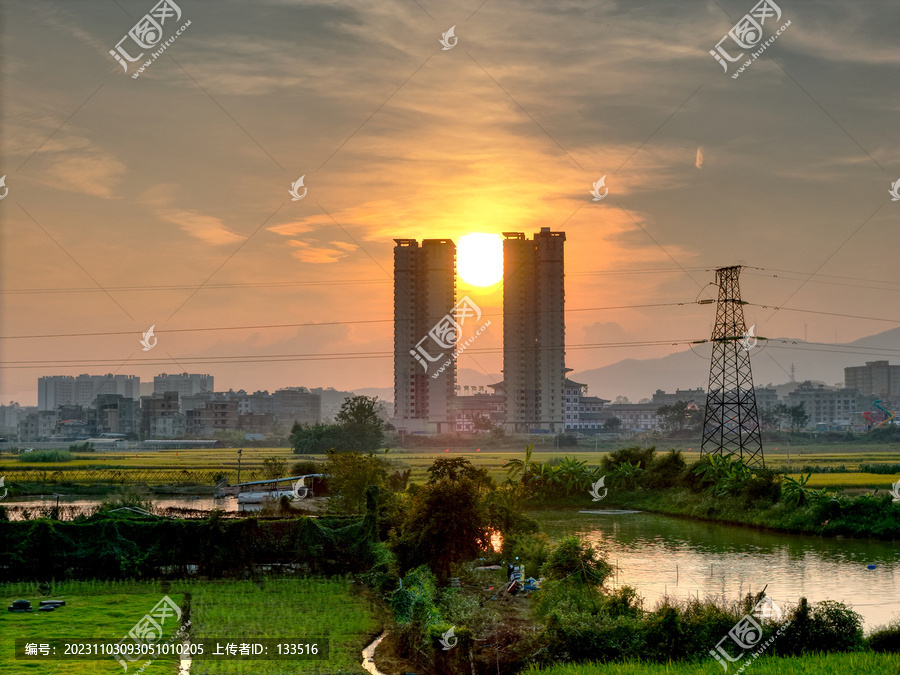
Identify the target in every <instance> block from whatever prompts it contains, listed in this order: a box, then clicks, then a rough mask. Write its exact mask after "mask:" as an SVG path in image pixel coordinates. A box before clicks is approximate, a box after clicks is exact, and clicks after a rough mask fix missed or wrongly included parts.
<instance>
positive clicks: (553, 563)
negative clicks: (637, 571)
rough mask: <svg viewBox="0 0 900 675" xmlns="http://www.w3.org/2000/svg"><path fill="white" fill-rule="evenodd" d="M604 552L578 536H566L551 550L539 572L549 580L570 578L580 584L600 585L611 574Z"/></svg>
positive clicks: (610, 567)
mask: <svg viewBox="0 0 900 675" xmlns="http://www.w3.org/2000/svg"><path fill="white" fill-rule="evenodd" d="M612 571H613V570H612V566H610V564H609V563H607V562H606V554H605V553H603V552H602V551H600V550H598V549H595V548H594V547H593V545H591V544H590V543H589V542H586V541H582V540H581V539H579V538H578V537H574V536H571V537H566V538H564V539H563V540H562V541H560V542H559V544H558V545H557V546H556V548H554V549H553V551H552V552H551V553H550V557H549V558H548V559H547V562H546V563H545V564H544V566H543V567H542V568H541V572H542V573H543V574H544V575H545V576H546V577H547V578H548V579H550V580H554V579H572V580H574V581H576V582H577V583H578V584H580V585H581V586H592V587H593V586H600V585H602V584H603V582H604V581H606V579H607V578H608V577H609V575H610V574H612Z"/></svg>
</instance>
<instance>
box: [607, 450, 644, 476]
mask: <svg viewBox="0 0 900 675" xmlns="http://www.w3.org/2000/svg"><path fill="white" fill-rule="evenodd" d="M655 453H656V446H653V445H651V446H650V447H649V448H641V447H640V446H638V445H632V446H629V447H627V448H621V449H619V450H614V451H613V452H611V453H609V454H608V455H606V457H604V458H603V459H602V460H601V462H600V468H601V469H602V470H603V472H604V473H610V472H612V471H614V470H615V469H616V468H618V466H619V465H620V464H625V463H629V464H634V463H635V462H637V465H638V466H639V467H641V468H642V469H644V470H646V469H647V467H648V466H650V464H651V462H652V461H653V455H654V454H655Z"/></svg>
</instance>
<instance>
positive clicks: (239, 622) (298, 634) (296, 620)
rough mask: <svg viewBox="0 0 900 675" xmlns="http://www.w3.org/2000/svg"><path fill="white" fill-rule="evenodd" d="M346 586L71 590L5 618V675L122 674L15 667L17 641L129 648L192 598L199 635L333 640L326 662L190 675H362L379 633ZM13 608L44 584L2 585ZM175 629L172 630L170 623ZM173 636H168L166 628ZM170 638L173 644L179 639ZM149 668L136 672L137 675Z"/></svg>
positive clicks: (90, 666) (204, 666)
mask: <svg viewBox="0 0 900 675" xmlns="http://www.w3.org/2000/svg"><path fill="white" fill-rule="evenodd" d="M353 589H354V586H353V584H351V583H350V582H349V581H347V580H344V579H326V578H322V577H304V578H298V579H265V580H263V581H260V582H259V583H256V582H250V581H177V582H172V584H171V587H170V589H169V590H167V591H166V592H165V593H164V592H163V590H162V587H161V584H160V583H159V582H66V583H59V584H56V585H54V587H53V595H52V596H48V598H53V599H62V600H65V601H66V606H65V607H63V608H61V609H58V610H56V611H55V612H50V613H38V612H34V613H31V614H13V613H10V612H5V611H4V612H3V613H2V614H0V675H23V674H33V675H43V674H44V673H47V674H49V673H53V674H54V675H55V674H56V673H63V674H65V675H97V674H102V673H109V674H113V673H119V674H122V673H124V672H125V671H123V670H122V667H121V665H119V664H118V663H117V662H115V661H114V660H113V659H112V658H109V659H104V660H99V661H49V662H46V663H39V662H34V661H24V660H18V661H17V660H16V659H14V657H13V654H14V643H15V638H18V637H21V638H26V639H28V640H29V641H34V642H37V643H40V642H41V641H42V640H47V639H49V638H54V637H58V638H110V639H113V638H114V639H117V640H119V639H121V638H122V637H123V636H124V635H126V634H127V632H128V631H129V630H130V629H131V628H132V626H134V624H135V623H136V622H137V621H138V620H139V619H141V618H142V617H143V616H144V615H145V614H147V613H148V612H149V611H150V610H151V609H152V608H153V606H154V605H155V604H156V603H157V602H159V600H160V599H161V598H162V597H163V595H169V597H171V598H172V599H173V600H175V601H176V602H178V603H179V604H183V602H184V598H185V595H186V594H188V593H189V594H190V598H191V601H190V604H191V624H192V625H191V635H192V636H196V637H198V638H204V637H214V638H224V639H228V640H229V641H234V642H240V641H241V640H242V639H244V640H246V639H250V638H259V637H272V638H298V639H302V638H311V637H319V636H325V635H327V637H328V638H329V642H330V654H329V658H328V660H327V661H298V660H252V661H236V660H221V661H206V662H203V661H199V660H195V661H194V662H193V663H192V667H191V674H192V675H250V674H251V673H252V674H253V675H257V674H259V675H294V674H297V675H301V674H302V675H313V674H324V673H328V674H329V675H330V674H332V673H334V674H338V673H354V674H356V673H363V672H364V671H363V670H362V668H361V666H360V663H361V661H362V656H361V653H360V652H361V651H362V648H363V647H364V646H365V645H366V644H368V642H370V641H371V637H372V636H373V635H374V634H375V633H376V632H378V630H379V629H380V624H379V622H378V620H377V619H376V618H375V614H374V610H373V608H372V607H371V605H370V603H369V601H368V600H366V599H365V597H364V596H363V595H359V594H356V593H354V592H353ZM0 595H2V597H3V599H4V601H5V603H4V604H5V605H9V604H11V603H12V601H13V600H18V599H27V600H31V602H32V605H33V606H34V607H37V606H38V601H39V600H40V599H44V598H42V596H41V595H40V593H39V592H38V587H37V584H0ZM170 621H171V620H170ZM164 628H168V626H164ZM174 630H175V628H174V627H173V629H172V631H170V632H168V633H166V636H168V635H170V634H171V633H173V632H174ZM143 663H144V661H143V660H138V661H136V662H135V663H134V664H131V665H129V667H128V671H127V672H128V673H129V674H131V673H133V672H136V671H137V670H138V669H139V668H140V667H141V666H142V665H143ZM177 672H178V661H177V660H175V659H171V658H170V659H158V660H156V661H154V662H153V663H152V664H151V665H150V666H149V667H148V668H146V669H145V670H144V671H143V673H144V674H147V673H149V674H150V675H163V674H166V675H175V673H177Z"/></svg>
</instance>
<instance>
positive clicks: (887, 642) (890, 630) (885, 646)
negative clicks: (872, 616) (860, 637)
mask: <svg viewBox="0 0 900 675" xmlns="http://www.w3.org/2000/svg"><path fill="white" fill-rule="evenodd" d="M866 645H867V646H868V647H869V649H871V650H872V651H875V652H900V620H895V621H894V622H893V623H890V624H888V625H887V626H879V627H877V628H875V630H873V631H872V634H871V635H869V637H868V638H867V639H866Z"/></svg>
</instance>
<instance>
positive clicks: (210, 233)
mask: <svg viewBox="0 0 900 675" xmlns="http://www.w3.org/2000/svg"><path fill="white" fill-rule="evenodd" d="M159 216H160V218H162V219H163V220H166V221H168V222H170V223H174V224H175V225H177V226H178V227H180V228H181V229H182V230H183V231H184V232H186V233H187V234H189V235H190V236H192V237H195V238H197V239H199V240H200V241H205V242H206V243H207V244H212V245H213V246H224V245H225V244H233V243H235V242H238V241H242V240H243V239H244V237H243V235H240V234H237V233H235V232H232V231H231V230H229V229H228V228H227V227H226V226H225V225H224V224H223V223H222V220H221V219H220V218H216V217H215V216H205V215H203V214H202V213H197V212H196V211H184V210H171V211H162V212H161V213H160V214H159Z"/></svg>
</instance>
